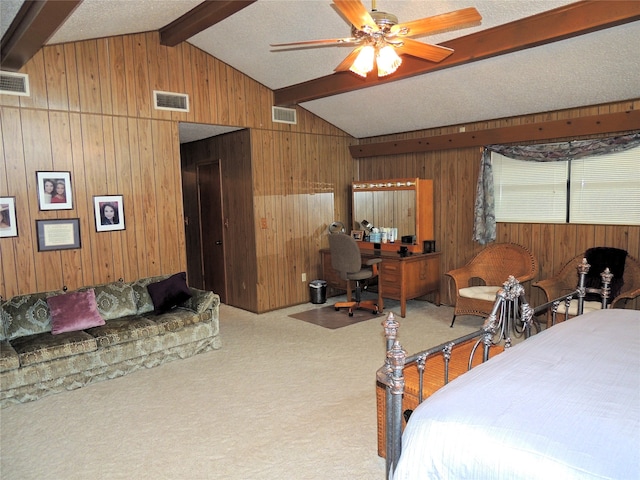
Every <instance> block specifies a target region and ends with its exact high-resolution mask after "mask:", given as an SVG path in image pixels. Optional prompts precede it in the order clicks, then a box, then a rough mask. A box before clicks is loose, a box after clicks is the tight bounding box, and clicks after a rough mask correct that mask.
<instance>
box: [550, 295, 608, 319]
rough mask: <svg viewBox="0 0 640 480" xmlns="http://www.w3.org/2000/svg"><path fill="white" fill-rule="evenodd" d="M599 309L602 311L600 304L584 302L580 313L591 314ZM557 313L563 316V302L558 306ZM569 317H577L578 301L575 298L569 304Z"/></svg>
mask: <svg viewBox="0 0 640 480" xmlns="http://www.w3.org/2000/svg"><path fill="white" fill-rule="evenodd" d="M600 309H602V303H601V302H584V305H583V306H582V313H587V312H593V311H595V310H600ZM558 313H561V314H563V315H564V302H561V303H560V305H558ZM569 315H571V316H576V315H578V300H577V299H575V298H574V299H573V300H571V303H570V304H569Z"/></svg>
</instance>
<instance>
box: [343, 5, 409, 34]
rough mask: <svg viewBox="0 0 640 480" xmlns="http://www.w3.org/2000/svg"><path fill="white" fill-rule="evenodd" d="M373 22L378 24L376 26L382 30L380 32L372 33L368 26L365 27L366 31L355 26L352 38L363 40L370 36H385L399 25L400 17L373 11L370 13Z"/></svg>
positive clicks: (352, 30)
mask: <svg viewBox="0 0 640 480" xmlns="http://www.w3.org/2000/svg"><path fill="white" fill-rule="evenodd" d="M369 13H370V15H371V18H373V21H374V22H376V25H378V27H379V28H380V32H371V31H370V28H369V27H368V26H366V27H364V29H360V28H357V27H356V26H355V25H354V26H352V27H351V36H352V37H355V38H362V37H366V36H370V35H374V36H375V35H380V36H384V34H386V33H388V32H389V30H391V27H393V26H394V25H397V24H398V17H396V16H395V15H393V14H392V13H387V12H379V11H378V10H372V11H371V12H369Z"/></svg>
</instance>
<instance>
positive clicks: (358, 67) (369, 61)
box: [349, 45, 376, 77]
mask: <svg viewBox="0 0 640 480" xmlns="http://www.w3.org/2000/svg"><path fill="white" fill-rule="evenodd" d="M375 56H376V50H375V48H373V45H366V46H364V47H362V50H360V53H358V56H357V57H356V59H355V60H354V62H353V64H352V65H351V68H349V70H351V71H352V72H353V73H355V74H356V75H360V76H361V77H366V76H367V73H369V72H370V71H371V70H373V61H374V59H375Z"/></svg>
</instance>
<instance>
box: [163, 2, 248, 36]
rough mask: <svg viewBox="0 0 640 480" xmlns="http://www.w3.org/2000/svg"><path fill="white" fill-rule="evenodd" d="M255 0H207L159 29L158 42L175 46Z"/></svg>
mask: <svg viewBox="0 0 640 480" xmlns="http://www.w3.org/2000/svg"><path fill="white" fill-rule="evenodd" d="M255 1H256V0H231V1H226V0H207V1H205V2H202V3H201V4H200V5H198V6H197V7H195V8H193V9H191V10H190V11H188V12H187V13H185V14H184V15H182V16H181V17H180V18H178V19H176V20H174V21H173V22H171V23H170V24H169V25H166V26H164V27H162V28H161V29H160V44H161V45H165V46H168V47H175V46H176V45H178V44H179V43H180V42H184V41H185V40H187V39H189V38H191V37H193V36H194V35H196V34H198V33H200V32H201V31H203V30H206V29H207V28H209V27H210V26H212V25H215V24H216V23H218V22H221V21H222V20H224V19H225V18H228V17H230V16H231V15H233V14H234V13H237V12H239V11H240V10H242V9H243V8H245V7H247V6H249V5H251V4H252V3H254V2H255Z"/></svg>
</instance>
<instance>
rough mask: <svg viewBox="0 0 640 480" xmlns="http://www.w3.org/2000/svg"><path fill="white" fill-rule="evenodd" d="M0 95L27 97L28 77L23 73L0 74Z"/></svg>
mask: <svg viewBox="0 0 640 480" xmlns="http://www.w3.org/2000/svg"><path fill="white" fill-rule="evenodd" d="M0 93H2V94H5V95H21V96H24V97H28V96H29V76H28V75H25V74H24V73H13V72H0Z"/></svg>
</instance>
